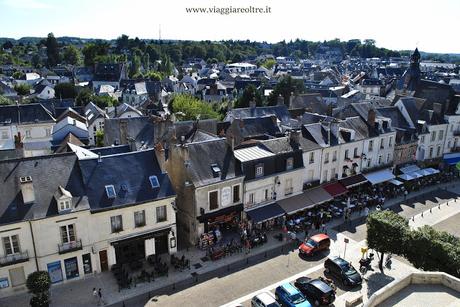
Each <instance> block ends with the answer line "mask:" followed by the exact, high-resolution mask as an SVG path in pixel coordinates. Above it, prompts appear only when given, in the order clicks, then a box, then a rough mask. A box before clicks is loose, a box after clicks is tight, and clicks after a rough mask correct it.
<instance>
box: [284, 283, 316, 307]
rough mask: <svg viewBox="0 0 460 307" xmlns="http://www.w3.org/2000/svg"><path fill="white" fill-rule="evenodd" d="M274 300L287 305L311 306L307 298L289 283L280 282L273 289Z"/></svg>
mask: <svg viewBox="0 0 460 307" xmlns="http://www.w3.org/2000/svg"><path fill="white" fill-rule="evenodd" d="M275 296H276V300H277V301H278V302H280V303H281V305H283V306H287V307H311V304H310V302H309V301H308V300H307V298H306V297H305V296H304V295H303V294H302V292H300V291H299V289H297V288H296V287H294V286H293V285H291V284H290V283H285V284H282V285H281V286H279V287H277V288H276V290H275Z"/></svg>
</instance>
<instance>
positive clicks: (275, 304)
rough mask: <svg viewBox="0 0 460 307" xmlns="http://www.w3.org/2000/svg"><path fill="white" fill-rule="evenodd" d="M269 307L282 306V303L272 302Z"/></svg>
mask: <svg viewBox="0 0 460 307" xmlns="http://www.w3.org/2000/svg"><path fill="white" fill-rule="evenodd" d="M267 307H280V305H279V304H278V303H271V304H268V305H267Z"/></svg>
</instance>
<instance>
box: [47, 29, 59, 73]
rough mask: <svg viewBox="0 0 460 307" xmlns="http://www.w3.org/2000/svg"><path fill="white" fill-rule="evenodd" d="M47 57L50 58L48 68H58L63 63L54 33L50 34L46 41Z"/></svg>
mask: <svg viewBox="0 0 460 307" xmlns="http://www.w3.org/2000/svg"><path fill="white" fill-rule="evenodd" d="M45 46H46V55H47V57H48V60H47V62H46V63H47V66H48V67H53V66H56V65H57V64H59V63H60V62H61V59H60V56H59V46H58V42H57V40H56V38H55V37H54V35H53V33H49V34H48V37H47V39H46V43H45Z"/></svg>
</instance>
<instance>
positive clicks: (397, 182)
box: [388, 179, 403, 186]
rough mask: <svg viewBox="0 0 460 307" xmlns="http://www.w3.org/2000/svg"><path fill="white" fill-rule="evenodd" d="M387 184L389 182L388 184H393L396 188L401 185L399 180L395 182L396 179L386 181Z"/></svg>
mask: <svg viewBox="0 0 460 307" xmlns="http://www.w3.org/2000/svg"><path fill="white" fill-rule="evenodd" d="M388 182H389V183H392V184H394V185H397V186H399V185H401V184H403V183H402V182H401V181H399V180H397V179H391V180H390V181H388Z"/></svg>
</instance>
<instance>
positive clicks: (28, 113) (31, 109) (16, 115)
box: [0, 103, 55, 125]
mask: <svg viewBox="0 0 460 307" xmlns="http://www.w3.org/2000/svg"><path fill="white" fill-rule="evenodd" d="M6 122H11V123H12V124H19V125H21V124H32V123H53V122H55V120H54V118H53V116H52V115H51V113H50V112H49V111H48V110H47V109H46V108H45V107H43V106H42V105H41V104H39V103H29V104H21V105H8V106H0V123H6Z"/></svg>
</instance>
